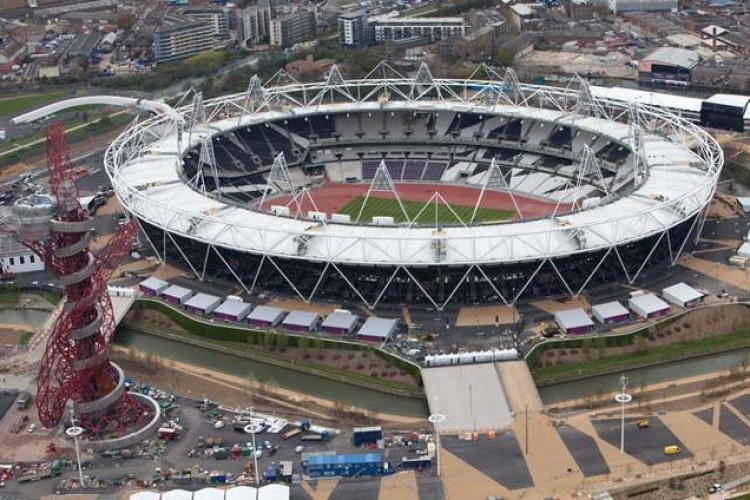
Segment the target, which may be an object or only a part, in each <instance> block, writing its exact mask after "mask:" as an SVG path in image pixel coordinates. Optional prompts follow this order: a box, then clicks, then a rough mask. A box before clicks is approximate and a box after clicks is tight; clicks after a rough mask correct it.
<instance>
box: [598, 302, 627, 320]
mask: <svg viewBox="0 0 750 500" xmlns="http://www.w3.org/2000/svg"><path fill="white" fill-rule="evenodd" d="M591 313H592V314H593V315H594V317H595V318H596V320H597V321H598V322H599V323H603V324H605V325H606V324H611V323H619V322H621V321H627V320H628V318H630V311H628V310H627V309H625V306H623V305H622V304H620V303H619V302H617V301H616V300H615V301H613V302H605V303H604V304H596V305H594V306H592V307H591Z"/></svg>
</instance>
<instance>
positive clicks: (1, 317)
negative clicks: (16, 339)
mask: <svg viewBox="0 0 750 500" xmlns="http://www.w3.org/2000/svg"><path fill="white" fill-rule="evenodd" d="M47 316H49V311H39V310H36V309H0V323H17V324H25V325H33V326H35V327H36V328H39V327H40V326H42V325H44V322H45V321H46V320H47Z"/></svg>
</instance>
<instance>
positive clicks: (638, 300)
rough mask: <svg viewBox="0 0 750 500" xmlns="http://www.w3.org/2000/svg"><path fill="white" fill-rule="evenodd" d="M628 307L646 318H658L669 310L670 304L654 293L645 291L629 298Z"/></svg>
mask: <svg viewBox="0 0 750 500" xmlns="http://www.w3.org/2000/svg"><path fill="white" fill-rule="evenodd" d="M628 307H630V309H631V310H632V311H633V312H634V313H636V314H637V315H638V316H640V317H641V318H644V319H649V318H657V317H659V316H664V315H666V314H667V313H668V312H669V304H667V303H666V302H664V301H663V300H661V299H660V298H659V297H657V296H656V295H654V294H653V293H644V294H643V295H636V296H635V297H630V298H629V299H628Z"/></svg>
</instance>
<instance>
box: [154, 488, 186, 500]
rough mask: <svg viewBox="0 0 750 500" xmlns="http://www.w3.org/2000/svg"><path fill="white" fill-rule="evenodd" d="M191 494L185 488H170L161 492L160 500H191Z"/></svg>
mask: <svg viewBox="0 0 750 500" xmlns="http://www.w3.org/2000/svg"><path fill="white" fill-rule="evenodd" d="M192 499H193V494H192V493H191V492H189V491H187V490H172V491H167V492H166V493H162V494H161V500H192Z"/></svg>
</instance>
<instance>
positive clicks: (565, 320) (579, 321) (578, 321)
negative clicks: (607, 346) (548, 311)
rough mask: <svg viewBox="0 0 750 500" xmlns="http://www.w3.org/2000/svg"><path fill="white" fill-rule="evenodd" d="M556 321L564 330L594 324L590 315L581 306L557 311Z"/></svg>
mask: <svg viewBox="0 0 750 500" xmlns="http://www.w3.org/2000/svg"><path fill="white" fill-rule="evenodd" d="M555 321H556V322H557V324H558V325H560V327H561V328H563V329H564V330H571V329H574V328H586V327H589V326H594V322H593V321H592V320H591V318H590V317H589V315H588V314H586V311H584V310H583V309H581V308H580V307H579V308H576V309H567V310H565V311H557V312H556V313H555Z"/></svg>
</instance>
